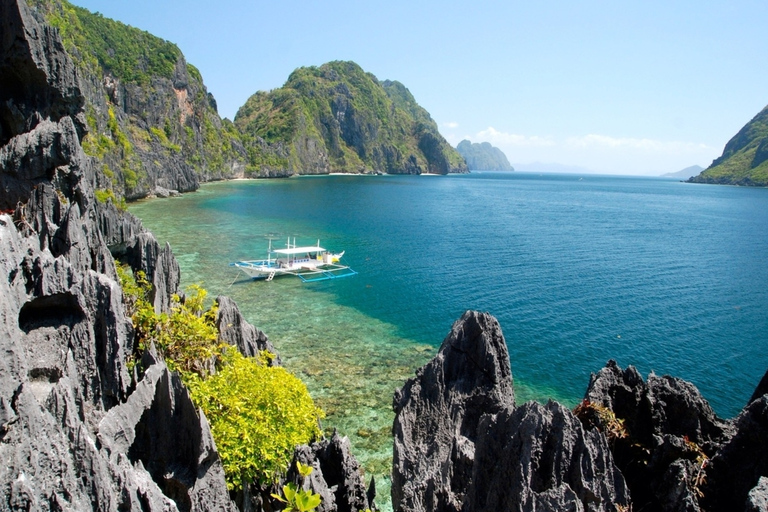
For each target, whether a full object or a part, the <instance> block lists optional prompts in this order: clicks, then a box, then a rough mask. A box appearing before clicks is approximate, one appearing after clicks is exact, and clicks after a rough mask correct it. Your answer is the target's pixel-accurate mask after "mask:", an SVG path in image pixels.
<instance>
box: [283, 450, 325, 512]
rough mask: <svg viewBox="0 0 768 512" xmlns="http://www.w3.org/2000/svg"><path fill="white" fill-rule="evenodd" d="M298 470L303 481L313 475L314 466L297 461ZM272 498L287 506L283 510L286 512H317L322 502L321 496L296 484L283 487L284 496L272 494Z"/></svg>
mask: <svg viewBox="0 0 768 512" xmlns="http://www.w3.org/2000/svg"><path fill="white" fill-rule="evenodd" d="M296 470H297V471H298V472H299V475H300V476H301V477H302V479H304V478H307V477H308V476H309V475H311V474H312V466H305V465H304V464H302V463H301V462H299V461H296ZM272 497H273V498H275V499H276V500H277V501H279V502H281V503H284V504H285V505H286V506H285V508H284V509H283V510H285V511H286V512H294V511H297V512H309V511H311V510H315V509H316V508H317V507H318V506H319V505H320V502H321V501H322V500H321V498H320V495H319V494H316V493H314V492H312V491H311V490H304V489H303V488H301V487H298V486H297V485H296V484H294V483H289V484H288V485H284V486H283V495H282V496H280V495H279V494H272Z"/></svg>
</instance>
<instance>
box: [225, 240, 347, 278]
mask: <svg viewBox="0 0 768 512" xmlns="http://www.w3.org/2000/svg"><path fill="white" fill-rule="evenodd" d="M342 256H344V251H341V252H340V253H333V252H330V251H328V250H326V249H324V248H322V247H320V240H318V241H317V245H308V246H302V247H297V246H296V239H295V238H294V239H293V244H291V239H290V238H288V242H287V243H286V247H285V249H272V240H270V241H269V249H268V250H267V259H265V260H246V261H236V262H234V263H230V266H233V267H237V268H238V269H240V270H242V271H243V272H244V273H245V274H246V275H247V276H248V277H250V278H251V279H264V280H266V281H271V280H272V279H274V278H275V277H278V276H285V275H291V276H297V277H299V278H300V279H301V280H302V281H304V282H305V283H306V282H312V281H325V280H327V279H338V278H340V277H350V276H354V275H356V274H357V272H355V271H354V270H352V269H351V268H349V267H348V266H346V265H342V264H341V262H340V260H341V258H342Z"/></svg>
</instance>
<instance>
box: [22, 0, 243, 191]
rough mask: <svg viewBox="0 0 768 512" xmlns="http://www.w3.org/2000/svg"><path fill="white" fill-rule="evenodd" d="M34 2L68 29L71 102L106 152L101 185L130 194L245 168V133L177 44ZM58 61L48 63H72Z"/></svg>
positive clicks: (57, 4) (57, 0) (99, 151)
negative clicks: (222, 113) (223, 113)
mask: <svg viewBox="0 0 768 512" xmlns="http://www.w3.org/2000/svg"><path fill="white" fill-rule="evenodd" d="M35 6H36V11H34V14H35V15H37V16H38V17H39V18H40V19H41V20H43V19H55V20H56V22H57V23H58V24H59V26H62V27H63V29H62V32H61V33H62V34H63V35H64V37H65V38H67V39H66V41H65V43H66V44H65V45H64V46H62V43H61V41H59V42H58V44H59V46H60V49H61V54H64V55H66V52H68V53H69V57H71V58H72V60H73V61H74V64H75V67H71V66H70V67H69V68H67V69H69V70H70V72H69V74H70V75H71V76H69V75H65V76H66V77H67V79H68V82H67V83H72V84H76V87H77V88H79V91H78V95H77V96H78V100H79V102H80V103H79V104H72V102H70V106H69V109H70V110H73V109H74V110H77V111H79V112H78V114H77V120H79V126H80V127H81V130H80V135H82V134H83V133H84V131H88V132H89V134H88V137H87V138H86V139H84V141H83V145H84V147H85V149H86V152H87V153H88V154H89V155H93V156H97V157H98V158H99V161H100V162H99V165H98V166H97V167H96V173H95V175H94V178H95V179H96V180H97V181H96V188H99V189H104V190H107V189H108V190H112V191H113V192H114V193H115V194H116V195H117V197H125V198H127V199H129V200H130V199H137V198H141V197H146V196H148V195H152V194H154V193H156V192H157V191H160V192H161V193H162V191H163V190H169V191H171V190H173V191H178V192H186V191H191V190H196V189H197V188H198V187H199V184H200V183H201V182H205V181H210V180H216V179H222V178H232V177H237V176H242V174H243V171H244V169H245V164H246V153H245V149H244V148H243V146H242V143H241V142H240V138H239V134H238V133H237V131H236V130H235V129H234V127H233V126H232V123H231V122H229V121H226V120H222V119H221V118H220V117H219V115H218V112H217V111H216V102H215V100H214V99H213V97H212V96H211V95H210V94H209V93H208V91H207V90H206V88H205V85H204V84H203V81H202V77H201V75H200V73H199V71H198V70H197V69H196V68H194V67H193V66H191V65H189V64H188V63H187V62H186V59H185V58H184V56H183V54H182V53H181V51H180V50H179V49H178V48H177V47H176V45H174V44H173V43H170V42H168V41H164V40H162V39H159V38H157V37H154V36H152V35H151V34H148V33H147V32H144V31H141V30H138V29H135V28H133V27H128V26H126V25H123V24H122V23H119V22H115V21H113V20H110V19H107V18H104V17H102V16H101V15H99V14H94V13H91V12H89V11H87V10H86V9H82V8H79V7H75V6H73V5H71V4H69V3H68V2H66V1H64V0H41V1H38V2H35ZM51 33H53V31H52V29H51ZM56 40H58V39H56ZM64 48H66V52H65V51H64ZM116 56H119V58H116ZM57 64H58V61H55V62H54V65H51V66H49V68H51V69H65V68H64V67H62V66H58V65H57ZM75 70H76V72H75ZM75 77H77V78H79V80H76V79H75ZM80 92H81V93H80ZM25 100H26V98H25ZM53 103H54V104H60V105H64V103H63V102H60V101H59V102H53ZM28 104H29V105H30V108H31V109H32V110H36V111H39V108H37V106H36V105H34V103H28ZM45 115H46V114H44V116H45ZM54 119H56V118H54Z"/></svg>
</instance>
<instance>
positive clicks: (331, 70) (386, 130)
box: [235, 61, 467, 176]
mask: <svg viewBox="0 0 768 512" xmlns="http://www.w3.org/2000/svg"><path fill="white" fill-rule="evenodd" d="M235 126H237V127H238V128H239V129H240V131H241V133H242V134H243V142H244V143H245V145H246V148H247V150H248V154H249V167H248V173H249V174H250V175H254V176H287V175H291V174H325V173H330V172H350V173H357V172H359V173H376V172H380V173H391V174H421V173H427V172H429V173H437V174H447V173H451V172H466V170H467V168H466V164H465V163H464V160H463V159H462V158H461V156H460V155H459V154H458V153H457V152H456V151H455V150H454V149H453V148H452V147H451V146H450V145H449V144H448V143H447V142H446V141H445V139H444V138H443V137H442V136H441V135H440V133H439V132H438V129H437V124H436V123H435V122H434V121H433V120H432V118H431V117H430V116H429V114H428V113H427V112H426V110H424V109H423V108H421V107H420V106H419V105H418V104H417V103H416V101H415V100H414V98H413V96H412V95H411V93H410V92H409V91H408V89H406V88H405V87H404V86H403V85H402V84H400V83H398V82H390V81H385V82H379V80H377V79H376V77H375V76H373V75H372V74H370V73H366V72H365V71H363V70H362V68H360V66H358V65H357V64H355V63H354V62H343V61H335V62H329V63H327V64H324V65H322V66H320V67H314V66H313V67H306V68H299V69H297V70H295V71H294V72H293V73H291V75H290V77H288V81H287V82H286V83H285V85H284V86H283V87H281V88H279V89H276V90H273V91H270V92H257V93H256V94H254V95H253V96H251V97H250V98H249V99H248V101H247V102H246V103H245V105H243V106H242V107H241V108H240V110H239V111H238V112H237V115H236V116H235Z"/></svg>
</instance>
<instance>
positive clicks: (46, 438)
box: [0, 0, 233, 511]
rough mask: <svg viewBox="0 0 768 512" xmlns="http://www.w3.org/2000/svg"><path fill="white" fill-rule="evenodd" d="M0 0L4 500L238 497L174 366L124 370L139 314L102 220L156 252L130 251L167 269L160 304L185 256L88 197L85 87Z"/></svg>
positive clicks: (140, 502)
mask: <svg viewBox="0 0 768 512" xmlns="http://www.w3.org/2000/svg"><path fill="white" fill-rule="evenodd" d="M0 12H2V13H3V17H2V19H1V21H0V28H1V29H2V32H0V34H2V35H1V36H0V40H2V41H3V42H4V47H3V49H4V51H5V53H3V56H2V59H0V63H1V64H0V76H2V77H3V80H5V84H6V85H7V84H9V83H11V82H12V79H13V80H16V82H13V83H12V84H11V85H13V87H10V86H9V87H8V88H3V94H5V95H6V97H5V99H4V102H3V105H2V108H3V109H5V110H4V113H3V119H4V121H3V122H4V125H3V135H4V137H6V140H4V141H3V142H4V143H3V145H2V147H0V179H2V183H3V186H4V194H3V198H4V200H5V201H6V203H5V205H6V206H8V205H10V204H11V203H13V206H15V210H14V213H13V216H11V215H8V214H4V215H0V241H2V244H0V271H1V272H2V274H3V275H4V276H7V279H2V280H0V351H2V353H3V354H4V357H3V358H2V361H0V439H1V440H2V442H0V457H2V460H3V461H4V462H3V465H2V467H0V489H1V490H0V496H1V497H2V501H1V502H0V508H2V509H12V510H17V509H24V510H85V509H93V510H135V511H146V510H158V511H159V510H163V511H168V510H203V509H206V510H208V509H211V507H213V508H214V509H217V510H233V505H232V502H231V501H230V499H229V494H228V491H227V489H226V484H225V482H224V477H223V472H222V469H221V464H220V462H219V461H218V455H217V454H216V451H215V445H214V443H213V440H212V438H211V436H210V432H209V430H208V427H207V422H206V421H205V418H204V417H203V416H198V414H197V413H196V411H195V408H194V405H193V404H192V402H191V401H190V400H189V396H188V395H187V393H186V391H185V390H184V388H183V386H181V383H180V382H179V381H178V378H177V377H174V376H172V375H171V374H169V373H168V371H167V369H165V367H164V365H162V364H160V363H158V364H157V365H153V366H150V367H149V368H148V369H147V371H146V372H145V373H144V374H143V375H142V376H141V378H139V377H138V376H137V375H136V374H135V373H134V374H131V373H130V372H129V371H128V364H127V362H128V358H129V357H130V355H131V354H132V353H133V327H132V325H131V322H130V319H129V318H128V317H127V315H126V312H125V308H124V306H123V298H122V291H121V289H120V286H119V284H118V283H117V281H116V277H117V276H116V272H115V263H114V260H113V257H112V254H111V252H110V245H108V243H107V240H106V239H105V237H104V236H103V232H102V230H101V227H102V226H105V225H109V226H110V227H109V229H105V232H107V233H109V240H110V242H113V243H114V244H115V245H114V247H122V248H123V249H125V248H131V247H133V248H136V247H141V248H142V249H141V250H140V251H137V252H139V253H141V254H144V255H150V254H151V255H153V256H146V257H143V258H136V261H137V262H138V263H137V265H139V267H140V268H142V269H144V270H146V271H153V272H154V274H155V277H156V279H155V281H153V282H157V283H164V285H165V286H164V287H160V286H158V289H157V290H156V296H157V299H156V306H157V307H158V308H159V309H161V310H162V309H163V308H164V307H166V305H167V303H168V300H169V294H170V293H172V292H175V291H176V286H177V284H178V280H177V278H175V277H174V276H173V274H174V271H173V269H174V267H173V264H175V260H172V255H171V254H170V251H168V254H167V256H165V255H164V253H163V251H162V250H160V249H159V247H158V245H157V242H156V241H155V240H154V238H153V237H151V235H149V234H148V233H146V232H144V231H143V230H142V229H140V225H139V224H138V223H137V222H136V221H130V220H129V219H130V217H129V216H127V215H126V214H121V215H117V214H116V212H115V211H114V210H110V208H109V207H105V208H102V206H101V205H99V203H97V202H96V201H95V200H94V195H93V188H92V187H93V184H94V183H95V182H96V177H95V174H96V173H95V169H94V162H93V161H92V160H91V159H90V158H88V157H87V156H86V155H85V154H84V153H83V150H82V148H81V146H80V140H79V132H78V124H79V123H78V121H77V119H75V118H76V117H77V116H80V115H81V114H82V112H80V111H77V107H78V106H82V105H83V103H84V102H83V97H82V96H80V95H79V92H78V88H77V87H76V84H74V85H73V83H72V81H71V80H70V79H69V78H62V77H70V78H71V77H76V73H75V71H74V67H73V65H72V64H71V62H69V60H68V57H67V56H66V54H65V53H64V52H63V50H62V45H61V41H60V40H59V39H58V37H57V33H56V31H55V30H52V29H50V28H48V27H45V26H43V25H40V24H38V23H37V21H36V20H35V19H34V17H33V16H32V14H31V12H30V11H29V8H28V7H27V5H26V4H25V3H24V2H23V1H20V0H19V1H13V0H2V1H0ZM8 41H13V48H11V49H10V50H9V49H8V45H7V44H6V43H7V42H8ZM18 48H22V49H24V51H23V52H20V51H17V50H18ZM9 51H11V52H12V53H13V54H12V55H10V56H9V54H8V53H7V52H9ZM14 52H15V53H14ZM25 56H26V57H25ZM11 57H13V58H11ZM25 80H31V82H30V88H29V90H32V91H34V95H33V96H34V97H33V98H32V99H30V96H29V91H27V90H25V89H24V87H23V86H24V81H25ZM36 88H37V89H36ZM47 102H52V103H51V104H48V103H47ZM9 112H10V114H9ZM11 114H13V115H16V116H17V117H19V116H20V117H19V119H20V118H21V117H23V116H27V117H26V119H25V120H23V122H22V121H20V120H19V119H16V118H14V119H16V121H18V122H11V121H9V119H11V118H12V117H13V116H12V115H11ZM9 127H10V128H9ZM19 129H24V130H26V131H23V132H18V130H19ZM9 184H11V185H12V186H9ZM6 193H7V194H6ZM110 219H111V221H110ZM175 268H176V269H178V266H176V267H175ZM161 275H162V276H161ZM161 296H162V297H161Z"/></svg>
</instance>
